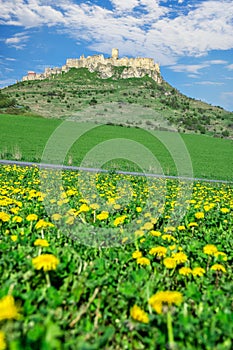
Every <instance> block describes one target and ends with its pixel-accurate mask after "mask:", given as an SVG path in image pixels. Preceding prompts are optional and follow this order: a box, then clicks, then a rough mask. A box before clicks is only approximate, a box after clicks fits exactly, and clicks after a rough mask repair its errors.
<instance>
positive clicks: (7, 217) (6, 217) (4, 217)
mask: <svg viewBox="0 0 233 350" xmlns="http://www.w3.org/2000/svg"><path fill="white" fill-rule="evenodd" d="M9 220H10V215H9V214H7V213H5V212H4V211H1V212H0V221H2V222H7V221H9Z"/></svg>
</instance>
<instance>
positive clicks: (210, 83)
mask: <svg viewBox="0 0 233 350" xmlns="http://www.w3.org/2000/svg"><path fill="white" fill-rule="evenodd" d="M195 84H197V85H214V86H217V85H224V83H220V82H216V81H199V82H195Z"/></svg>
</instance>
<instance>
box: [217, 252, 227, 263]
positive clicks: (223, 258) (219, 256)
mask: <svg viewBox="0 0 233 350" xmlns="http://www.w3.org/2000/svg"><path fill="white" fill-rule="evenodd" d="M214 256H215V257H216V258H220V259H222V260H223V261H227V255H226V253H223V252H216V253H214Z"/></svg>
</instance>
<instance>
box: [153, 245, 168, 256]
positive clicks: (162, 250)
mask: <svg viewBox="0 0 233 350" xmlns="http://www.w3.org/2000/svg"><path fill="white" fill-rule="evenodd" d="M166 253H167V248H166V247H162V246H158V247H154V248H151V249H150V251H149V254H150V255H156V256H157V257H164V256H166Z"/></svg>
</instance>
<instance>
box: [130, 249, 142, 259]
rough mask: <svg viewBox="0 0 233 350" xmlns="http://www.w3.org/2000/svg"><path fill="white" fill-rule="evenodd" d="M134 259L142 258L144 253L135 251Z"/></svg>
mask: <svg viewBox="0 0 233 350" xmlns="http://www.w3.org/2000/svg"><path fill="white" fill-rule="evenodd" d="M132 257H133V258H134V259H138V258H141V257H142V252H140V251H139V250H135V252H133V254H132Z"/></svg>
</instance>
